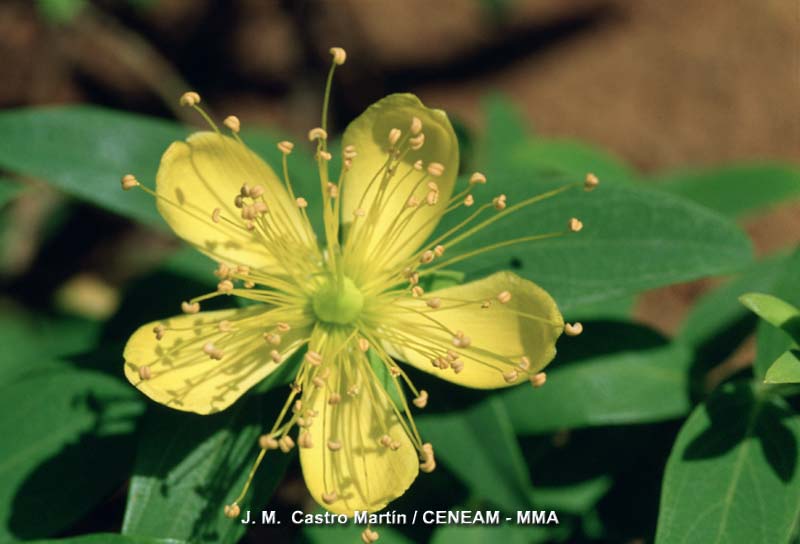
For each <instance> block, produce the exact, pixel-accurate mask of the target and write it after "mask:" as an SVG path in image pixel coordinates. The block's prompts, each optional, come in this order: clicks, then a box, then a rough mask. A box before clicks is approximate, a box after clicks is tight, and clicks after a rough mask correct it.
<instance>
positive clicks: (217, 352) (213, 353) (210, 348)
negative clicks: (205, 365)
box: [203, 342, 223, 361]
mask: <svg viewBox="0 0 800 544" xmlns="http://www.w3.org/2000/svg"><path fill="white" fill-rule="evenodd" d="M203 353H205V354H206V355H208V356H209V357H210V358H211V359H214V360H215V361H219V360H220V359H222V355H223V353H222V350H221V349H219V348H217V347H216V346H215V345H214V343H213V342H206V344H205V345H204V346H203Z"/></svg>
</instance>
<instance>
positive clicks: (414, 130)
mask: <svg viewBox="0 0 800 544" xmlns="http://www.w3.org/2000/svg"><path fill="white" fill-rule="evenodd" d="M421 131H422V121H421V120H420V118H419V117H412V118H411V134H413V135H414V136H416V135H417V134H419V133H420V132H421Z"/></svg>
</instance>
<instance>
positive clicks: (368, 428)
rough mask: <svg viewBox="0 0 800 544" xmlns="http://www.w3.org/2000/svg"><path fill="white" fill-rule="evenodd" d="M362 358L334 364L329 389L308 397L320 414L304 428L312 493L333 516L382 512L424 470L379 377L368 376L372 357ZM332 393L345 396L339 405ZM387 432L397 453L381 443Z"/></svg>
mask: <svg viewBox="0 0 800 544" xmlns="http://www.w3.org/2000/svg"><path fill="white" fill-rule="evenodd" d="M324 357H325V356H324V355H323V358H324ZM356 357H357V358H355V359H346V358H339V359H338V360H337V361H336V364H335V365H330V366H331V374H330V376H329V377H328V379H327V386H326V388H324V389H319V388H315V389H314V391H313V392H311V393H306V394H305V395H306V396H309V395H310V400H304V403H305V402H310V403H311V404H310V406H311V407H312V408H313V409H314V410H316V411H317V412H318V415H317V417H316V418H314V422H313V423H312V424H311V427H309V429H308V431H304V430H301V432H309V433H311V440H312V446H311V447H310V448H304V447H301V448H300V463H301V465H302V467H303V476H304V477H305V480H306V485H307V486H308V489H309V491H310V492H311V495H312V496H313V497H314V499H315V500H316V501H317V502H318V503H319V504H320V505H322V506H323V507H325V508H326V509H328V510H330V511H331V512H334V513H337V514H346V515H348V516H352V515H353V512H354V511H355V510H367V511H370V512H374V511H377V510H381V509H382V508H384V507H385V506H386V505H387V504H388V503H389V502H390V501H392V500H394V499H396V498H397V497H399V496H400V495H402V494H403V493H404V492H405V491H406V489H408V487H409V486H410V485H411V483H412V482H413V481H414V479H415V478H416V477H417V474H418V472H419V457H418V455H417V451H416V450H415V448H414V446H413V444H412V443H411V440H410V439H409V438H408V435H407V434H406V432H405V430H404V429H403V427H402V426H401V425H400V422H399V419H398V417H397V415H395V412H394V411H393V409H392V404H391V400H389V398H388V396H387V394H386V393H385V392H384V391H383V389H382V388H381V387H380V386H379V385H378V384H377V383H376V382H375V379H374V377H373V378H371V379H370V378H368V376H372V374H371V372H370V370H369V367H368V365H369V363H368V362H367V361H366V359H365V358H364V357H363V356H356ZM354 384H357V385H358V392H357V393H356V394H355V395H352V394H350V393H348V391H349V390H350V388H351V387H352V386H353V385H354ZM332 393H338V394H339V395H340V396H341V401H340V402H339V403H338V404H334V405H331V404H330V403H329V402H328V400H329V398H330V395H331V394H332ZM351 393H352V391H351ZM386 434H388V435H389V436H390V437H391V439H392V440H394V441H396V442H397V444H395V446H397V448H396V449H392V448H391V447H386V446H385V445H382V444H381V442H380V440H381V437H382V436H383V435H386ZM329 443H330V445H329ZM337 448H338V449H337ZM334 494H335V495H334ZM323 497H327V498H328V500H327V501H326V500H325V499H324V498H323ZM331 497H335V499H334V500H331Z"/></svg>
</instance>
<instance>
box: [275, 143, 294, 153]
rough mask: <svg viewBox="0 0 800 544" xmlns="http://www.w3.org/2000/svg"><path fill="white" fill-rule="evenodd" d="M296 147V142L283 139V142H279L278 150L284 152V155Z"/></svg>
mask: <svg viewBox="0 0 800 544" xmlns="http://www.w3.org/2000/svg"><path fill="white" fill-rule="evenodd" d="M292 149H294V144H293V143H292V142H290V141H289V140H283V141H282V142H278V150H279V151H280V152H281V153H283V154H284V155H288V154H289V153H291V152H292Z"/></svg>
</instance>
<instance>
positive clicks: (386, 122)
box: [342, 94, 458, 269]
mask: <svg viewBox="0 0 800 544" xmlns="http://www.w3.org/2000/svg"><path fill="white" fill-rule="evenodd" d="M414 117H416V118H417V119H419V120H420V121H421V122H422V133H424V134H425V141H424V144H423V146H422V148H421V149H419V150H417V151H413V150H411V151H409V152H408V153H407V154H405V155H404V157H403V159H402V162H401V164H400V166H399V167H398V169H397V172H396V173H395V174H394V176H393V177H392V179H391V180H390V181H389V182H388V185H387V187H386V195H390V196H388V198H387V199H386V200H384V201H383V205H382V206H381V210H380V214H379V215H378V216H377V217H378V222H377V225H376V227H375V230H374V232H372V233H371V236H369V237H368V240H367V241H366V242H364V243H366V244H368V247H369V248H371V249H374V248H378V249H379V250H380V253H379V254H380V256H381V258H382V259H385V261H384V262H385V264H384V265H382V266H380V268H381V269H385V268H386V267H387V266H390V265H392V264H395V263H398V262H401V261H402V260H404V259H405V258H407V257H408V256H409V255H411V254H413V253H414V252H415V251H416V250H417V249H418V248H419V246H420V245H421V244H422V243H423V242H424V241H425V239H426V238H427V237H428V236H429V235H430V233H431V232H433V229H434V228H435V227H436V224H437V223H438V220H439V217H440V216H441V214H442V213H443V211H444V209H445V208H446V207H447V201H448V199H449V198H450V196H451V195H452V192H453V187H454V185H455V181H456V175H457V173H458V140H457V139H456V135H455V132H454V131H453V127H452V125H451V124H450V120H449V119H448V118H447V114H446V113H445V112H444V111H442V110H436V109H429V108H426V107H425V106H424V105H423V104H422V102H420V100H419V99H418V98H417V97H416V96H414V95H412V94H393V95H389V96H387V97H386V98H383V99H382V100H379V101H378V102H376V103H375V104H373V105H372V106H370V107H369V108H367V110H366V111H365V112H364V113H362V114H361V115H360V116H359V117H358V118H356V119H355V120H354V121H353V122H352V123H350V125H349V126H348V127H347V130H345V133H344V136H343V138H342V145H343V146H344V147H347V146H349V145H353V146H355V150H356V153H358V155H357V156H356V157H355V158H354V159H353V162H352V167H351V169H350V171H349V172H347V173H346V174H345V180H344V182H343V189H342V220H343V221H344V222H345V223H348V222H351V221H352V220H353V217H354V213H355V212H356V210H358V209H361V210H363V211H364V212H365V213H366V214H367V215H366V216H364V217H362V218H359V219H358V221H362V222H364V221H365V220H367V219H368V214H369V210H370V207H371V206H372V205H373V204H374V202H375V199H376V195H377V194H378V188H379V185H380V181H381V179H380V176H379V178H378V179H376V180H375V182H373V183H372V184H370V181H371V180H372V179H373V178H374V177H375V175H376V174H377V173H378V172H379V171H380V170H381V168H382V167H383V166H384V164H385V163H386V160H387V157H388V155H387V151H388V148H389V139H388V138H389V132H390V131H391V130H392V129H393V128H396V129H399V130H401V131H402V136H401V140H400V142H401V144H402V142H403V141H404V140H405V139H406V138H407V137H409V136H410V135H411V134H410V125H411V123H412V119H413V118H414ZM418 160H422V161H423V165H424V168H426V167H427V166H428V164H430V163H432V162H437V163H439V164H441V165H443V166H444V172H443V174H442V175H441V176H439V177H432V176H430V175H428V176H427V178H426V179H425V181H424V182H423V183H421V184H419V185H420V186H418V187H416V186H417V185H418V183H419V181H420V180H421V179H422V178H423V175H424V174H425V173H426V170H425V169H423V171H422V172H418V171H416V170H414V169H413V165H414V163H415V162H416V161H418ZM427 181H435V182H436V184H437V185H438V188H439V199H438V203H437V204H436V205H434V206H427V205H425V206H420V207H419V208H418V209H417V210H416V211H414V212H413V217H412V219H411V220H410V221H409V222H408V223H407V224H406V225H405V226H404V228H403V231H402V236H400V237H398V238H396V239H395V240H394V241H391V240H389V239H388V237H387V236H386V235H387V233H388V231H389V228H390V226H391V224H392V222H393V221H394V220H395V218H396V217H397V216H398V214H400V213H401V212H403V211H404V210H405V212H404V214H409V213H410V211H411V210H408V209H406V208H405V206H406V202H407V201H408V199H409V197H410V196H412V191H414V192H413V195H414V196H416V197H417V198H418V199H419V200H420V202H424V201H425V196H426V194H427V192H428V188H427V187H426V183H427ZM415 187H416V189H415ZM403 217H405V215H404V216H403ZM354 232H357V227H355V228H352V229H350V233H351V234H353V233H354ZM370 261H371V263H372V266H375V264H376V263H375V261H374V258H373V259H370Z"/></svg>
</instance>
